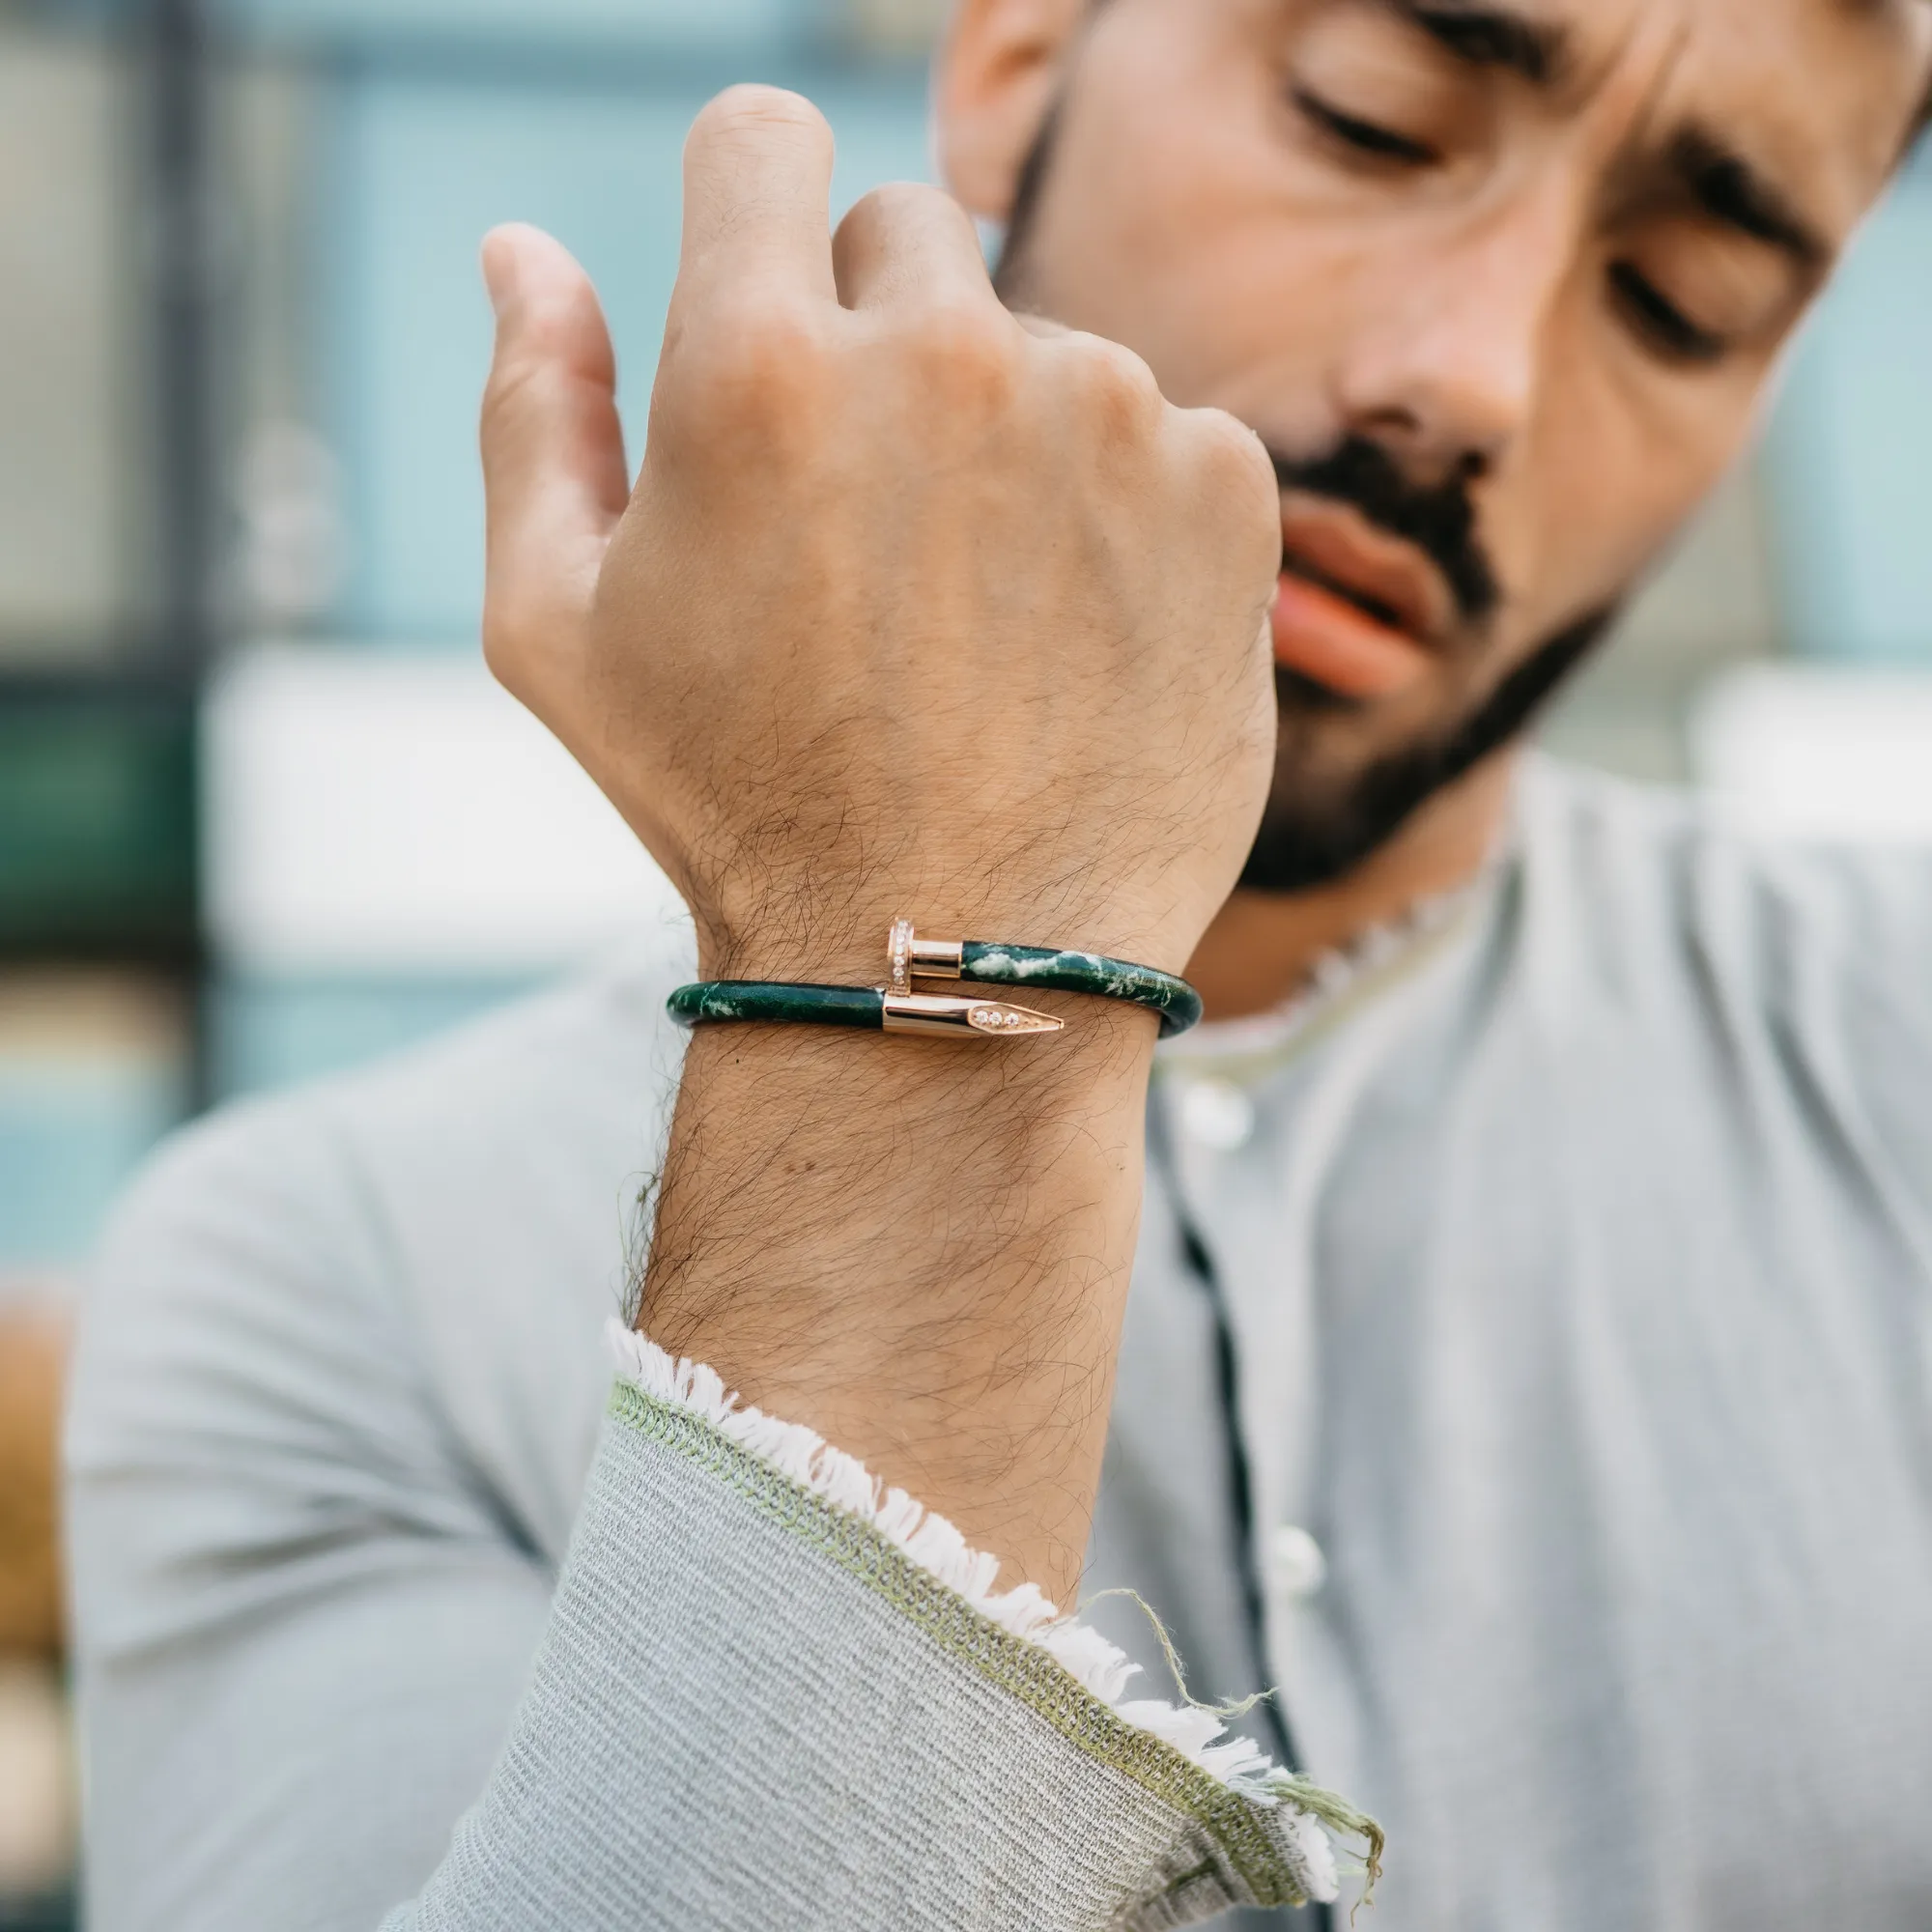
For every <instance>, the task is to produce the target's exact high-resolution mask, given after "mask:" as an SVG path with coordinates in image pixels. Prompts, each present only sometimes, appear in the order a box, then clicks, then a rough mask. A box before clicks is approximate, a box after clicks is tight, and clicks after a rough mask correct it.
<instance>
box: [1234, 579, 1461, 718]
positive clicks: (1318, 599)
mask: <svg viewBox="0 0 1932 1932" xmlns="http://www.w3.org/2000/svg"><path fill="white" fill-rule="evenodd" d="M1269 623H1270V626H1271V628H1272V630H1273V633H1274V661H1275V663H1276V664H1278V665H1281V666H1283V667H1284V668H1287V669H1289V670H1293V671H1298V672H1300V674H1301V675H1302V676H1303V677H1306V678H1310V679H1312V680H1313V681H1314V682H1315V683H1317V684H1320V685H1325V686H1326V687H1327V688H1328V689H1329V690H1330V691H1333V692H1336V693H1338V694H1340V695H1341V696H1344V697H1387V696H1391V695H1392V694H1394V693H1395V692H1398V691H1403V690H1406V688H1407V687H1408V686H1410V685H1412V684H1419V683H1420V682H1421V681H1422V679H1423V678H1425V677H1426V676H1428V674H1429V663H1430V659H1429V653H1428V652H1427V651H1426V650H1425V649H1424V648H1423V647H1422V646H1421V645H1420V644H1419V643H1417V642H1416V640H1415V639H1413V638H1411V637H1410V636H1409V635H1408V634H1407V633H1406V631H1398V630H1395V629H1394V628H1393V627H1391V626H1390V625H1387V624H1378V622H1377V621H1376V620H1375V619H1374V618H1373V617H1371V616H1370V615H1369V614H1368V612H1367V611H1358V610H1357V609H1356V608H1355V606H1354V605H1352V604H1350V602H1349V601H1348V599H1347V598H1344V597H1337V596H1336V595H1335V593H1334V592H1333V591H1331V590H1324V589H1322V587H1321V585H1320V584H1319V583H1310V582H1308V581H1307V580H1306V579H1305V578H1300V577H1295V576H1292V575H1290V574H1288V573H1286V572H1284V573H1283V576H1282V579H1281V582H1280V585H1279V586H1278V587H1277V589H1276V591H1275V595H1274V609H1273V610H1272V611H1270V612H1269Z"/></svg>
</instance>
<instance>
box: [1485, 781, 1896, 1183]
mask: <svg viewBox="0 0 1932 1932" xmlns="http://www.w3.org/2000/svg"><path fill="white" fill-rule="evenodd" d="M1519 818H1520V837H1519V841H1518V854H1519V856H1518V865H1519V867H1520V871H1519V883H1520V890H1519V892H1518V894H1517V900H1518V904H1517V908H1516V927H1517V948H1516V952H1515V957H1516V958H1517V960H1518V962H1519V963H1520V966H1521V969H1522V971H1523V972H1524V974H1525V975H1526V976H1527V978H1528V979H1529V980H1531V981H1532V982H1534V983H1535V984H1536V985H1537V986H1538V987H1539V988H1540V992H1541V997H1540V999H1539V1001H1538V1003H1537V1004H1538V1009H1539V1010H1541V1011H1543V1012H1545V1013H1548V1014H1555V1015H1558V1017H1557V1018H1556V1019H1555V1020H1554V1021H1553V1022H1552V1023H1553V1024H1556V1025H1558V1026H1569V1027H1576V1026H1581V1025H1585V1024H1588V1023H1591V1022H1590V1018H1589V1016H1594V1020H1595V1021H1596V1022H1603V1023H1605V1028H1603V1029H1600V1030H1605V1029H1606V1030H1605V1037H1607V1038H1611V1039H1612V1040H1613V1041H1615V1042H1616V1043H1617V1045H1618V1051H1619V1052H1623V1051H1625V1050H1627V1049H1630V1048H1632V1047H1637V1048H1641V1047H1642V1046H1643V1045H1646V1044H1647V1045H1649V1046H1650V1047H1652V1048H1654V1049H1655V1051H1656V1055H1657V1056H1658V1057H1659V1058H1661V1059H1662V1060H1663V1061H1666V1062H1671V1063H1673V1064H1677V1063H1678V1062H1680V1061H1681V1062H1682V1064H1687V1065H1695V1064H1702V1063H1701V1061H1700V1060H1698V1059H1697V1058H1696V1057H1695V1056H1692V1057H1691V1058H1690V1060H1689V1061H1683V1059H1682V1057H1683V1049H1684V1047H1685V1045H1686V1042H1687V1040H1690V1039H1693V1038H1694V1039H1701V1040H1705V1041H1709V1040H1713V1039H1721V1040H1726V1041H1729V1042H1731V1043H1732V1046H1733V1047H1735V1048H1737V1049H1739V1050H1743V1051H1747V1052H1748V1053H1749V1054H1750V1055H1751V1056H1753V1058H1754V1061H1755V1062H1756V1063H1757V1064H1761V1065H1764V1066H1766V1067H1771V1066H1778V1067H1782V1068H1783V1069H1784V1076H1783V1077H1786V1078H1794V1079H1802V1080H1804V1081H1805V1082H1807V1083H1810V1084H1812V1085H1816V1084H1817V1083H1820V1082H1823V1083H1824V1084H1825V1086H1827V1087H1831V1088H1833V1089H1837V1090H1842V1092H1843V1093H1844V1094H1845V1095H1846V1096H1847V1099H1848V1103H1849V1101H1850V1098H1851V1096H1854V1095H1856V1096H1857V1104H1858V1105H1859V1106H1860V1107H1861V1108H1862V1109H1864V1110H1866V1112H1867V1113H1868V1114H1869V1116H1870V1118H1871V1120H1872V1122H1873V1123H1874V1127H1873V1130H1874V1132H1877V1133H1879V1134H1881V1135H1882V1136H1884V1137H1886V1138H1888V1139H1890V1140H1892V1141H1893V1142H1894V1143H1896V1142H1897V1141H1898V1139H1899V1137H1900V1136H1903V1137H1904V1138H1905V1139H1906V1140H1909V1141H1910V1142H1911V1143H1912V1144H1913V1147H1914V1151H1915V1157H1917V1156H1919V1155H1924V1156H1932V999H1928V998H1927V997H1926V993H1925V988H1926V986H1927V984H1928V982H1932V847H1928V846H1924V845H1915V844H1911V843H1906V842H1902V841H1901V842H1898V843H1894V844H1889V845H1888V844H1884V843H1880V842H1869V843H1862V844H1860V843H1852V842H1844V841H1825V840H1817V841H1811V840H1803V839H1798V838H1790V837H1786V836H1770V835H1765V834H1761V833H1758V832H1755V831H1753V830H1751V829H1750V828H1749V827H1747V826H1742V825H1740V824H1738V823H1736V822H1735V821H1733V820H1731V819H1730V818H1729V817H1728V816H1727V815H1726V813H1725V812H1724V811H1723V810H1721V809H1719V808H1718V807H1715V806H1713V805H1712V804H1710V803H1708V802H1706V801H1703V800H1699V799H1697V798H1695V797H1693V796H1690V795H1687V794H1683V793H1669V792H1663V791H1660V790H1652V789H1647V788H1645V787H1641V786H1636V785H1631V784H1627V783H1623V782H1620V781H1616V780H1612V779H1608V778H1605V777H1602V776H1599V775H1597V774H1594V773H1585V772H1578V771H1577V770H1575V769H1574V768H1567V767H1563V766H1559V765H1556V764H1554V763H1552V762H1550V761H1548V760H1538V761H1537V762H1536V764H1535V766H1534V768H1533V769H1532V770H1531V771H1530V772H1528V773H1527V774H1526V775H1525V784H1524V786H1523V791H1522V796H1521V801H1520V812H1519ZM1635 1060H1636V1062H1637V1063H1638V1064H1644V1056H1643V1054H1642V1053H1641V1052H1640V1051H1639V1052H1637V1053H1636V1055H1635Z"/></svg>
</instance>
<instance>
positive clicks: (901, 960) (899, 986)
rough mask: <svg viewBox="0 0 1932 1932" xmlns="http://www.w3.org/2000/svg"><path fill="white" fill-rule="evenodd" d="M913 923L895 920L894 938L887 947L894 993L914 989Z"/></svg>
mask: <svg viewBox="0 0 1932 1932" xmlns="http://www.w3.org/2000/svg"><path fill="white" fill-rule="evenodd" d="M912 941H913V928H912V921H911V920H909V919H898V920H895V921H894V922H893V931H892V938H891V939H890V940H889V941H888V942H887V945H888V958H889V963H890V965H891V968H892V976H893V991H894V992H895V993H905V992H909V991H911V989H912Z"/></svg>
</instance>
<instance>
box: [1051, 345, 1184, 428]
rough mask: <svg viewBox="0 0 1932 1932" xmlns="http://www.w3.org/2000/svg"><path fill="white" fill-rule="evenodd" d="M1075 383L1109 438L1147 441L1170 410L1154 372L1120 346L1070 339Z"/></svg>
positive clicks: (1091, 412) (1070, 354)
mask: <svg viewBox="0 0 1932 1932" xmlns="http://www.w3.org/2000/svg"><path fill="white" fill-rule="evenodd" d="M1066 349H1067V353H1068V355H1069V357H1070V359H1071V362H1072V366H1073V370H1074V380H1075V385H1076V387H1077V388H1078V390H1079V393H1080V398H1081V401H1082V404H1083V406H1084V407H1085V409H1086V410H1087V412H1089V414H1090V415H1091V416H1092V418H1093V420H1094V426H1095V427H1096V429H1097V430H1098V431H1099V433H1100V434H1101V435H1102V436H1103V437H1104V438H1106V439H1107V440H1110V441H1111V440H1140V439H1143V438H1145V437H1147V436H1148V435H1149V434H1150V433H1151V431H1153V430H1154V429H1155V428H1156V427H1157V426H1158V424H1159V422H1160V420H1161V418H1162V417H1163V416H1164V415H1165V414H1166V412H1167V404H1166V402H1165V400H1164V399H1163V398H1162V396H1161V393H1160V385H1159V384H1157V383H1156V382H1155V381H1154V379H1153V371H1152V370H1151V369H1150V368H1149V367H1148V365H1147V364H1146V363H1145V362H1144V361H1143V360H1142V359H1141V358H1140V357H1139V356H1138V355H1135V354H1134V352H1133V351H1132V350H1131V349H1123V348H1122V346H1121V345H1120V344H1119V343H1118V342H1107V341H1104V340H1102V339H1101V338H1100V337H1098V336H1093V335H1089V336H1075V337H1069V338H1066Z"/></svg>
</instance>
